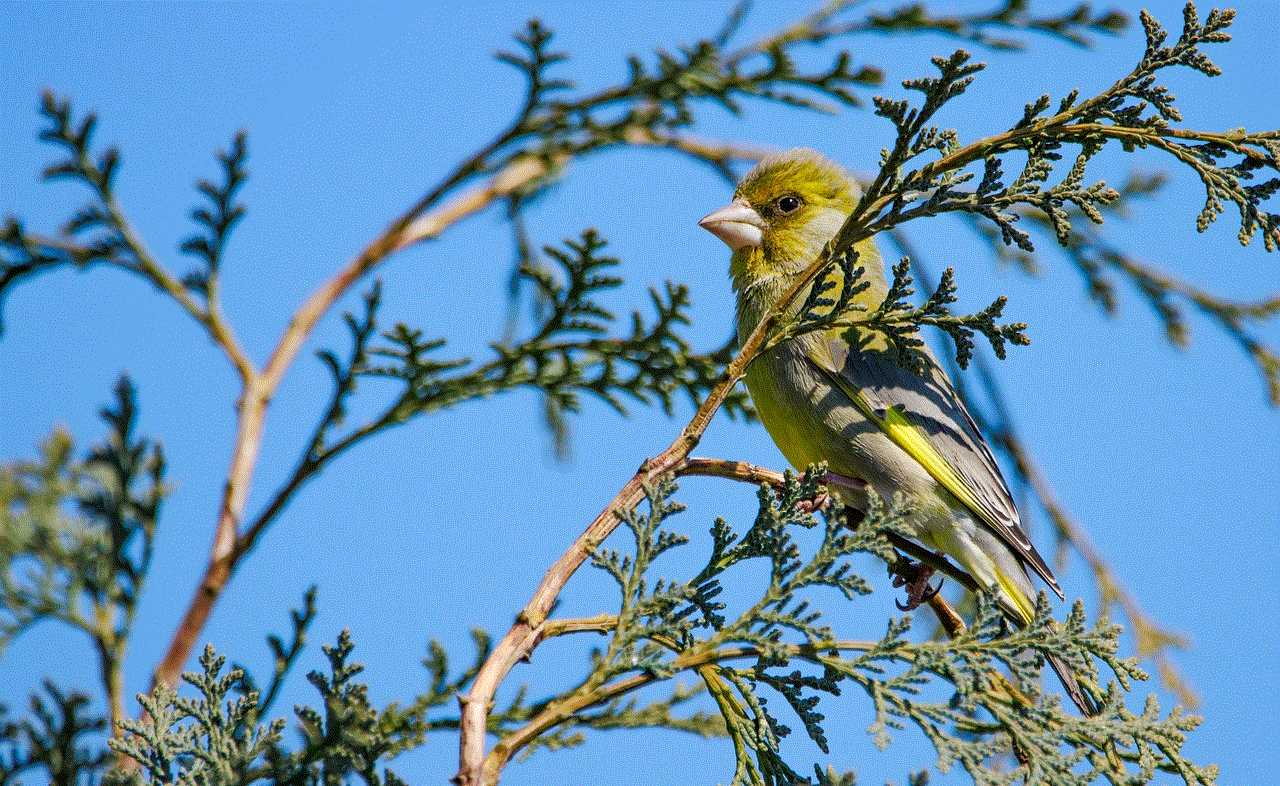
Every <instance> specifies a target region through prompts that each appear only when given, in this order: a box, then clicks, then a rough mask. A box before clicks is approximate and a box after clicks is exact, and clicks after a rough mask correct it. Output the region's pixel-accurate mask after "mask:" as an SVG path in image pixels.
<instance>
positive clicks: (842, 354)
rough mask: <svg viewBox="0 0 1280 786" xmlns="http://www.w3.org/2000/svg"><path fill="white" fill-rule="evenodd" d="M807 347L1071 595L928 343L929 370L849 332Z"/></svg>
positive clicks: (878, 420) (902, 443) (873, 415)
mask: <svg viewBox="0 0 1280 786" xmlns="http://www.w3.org/2000/svg"><path fill="white" fill-rule="evenodd" d="M808 355H809V358H810V360H812V361H813V362H814V363H816V364H817V365H818V366H819V368H821V369H822V370H823V371H824V372H825V373H826V374H827V375H828V376H830V377H831V379H832V381H833V382H835V384H836V385H838V386H839V387H840V388H841V389H842V390H843V391H844V392H845V393H846V394H847V395H848V396H849V398H851V399H853V401H854V403H855V404H856V405H857V407H858V409H860V410H861V411H862V413H863V414H864V415H866V416H867V418H869V419H870V420H871V421H872V422H874V423H875V424H876V425H877V426H879V427H880V428H881V429H882V430H883V431H884V432H885V433H886V434H888V435H889V437H890V438H891V439H892V440H893V441H894V442H895V443H897V445H898V446H899V447H901V448H902V449H903V450H905V451H906V452H907V453H908V454H910V456H911V457H912V458H914V459H915V460H916V461H918V462H920V464H921V465H923V466H924V468H925V469H926V470H928V472H929V474H930V475H932V476H933V477H934V478H935V479H936V480H937V481H938V482H939V483H941V484H942V485H943V487H944V488H946V489H947V490H948V491H950V492H951V493H952V494H954V495H955V497H956V499H958V500H960V502H961V503H962V504H964V506H965V507H967V508H968V509H969V510H971V511H973V512H974V513H975V514H976V515H977V516H978V518H979V519H981V520H982V521H983V522H984V523H985V524H987V526H989V527H990V528H991V529H992V530H993V531H994V532H995V533H996V534H997V535H998V536H999V538H1000V540H1002V541H1003V542H1004V543H1005V544H1006V545H1007V546H1008V547H1009V548H1010V549H1012V550H1013V552H1014V554H1016V555H1018V556H1019V558H1020V559H1021V560H1022V561H1024V562H1026V563H1027V564H1029V565H1031V567H1032V569H1034V570H1035V572H1036V573H1037V574H1039V575H1040V577H1041V578H1042V579H1044V580H1045V583H1046V584H1048V585H1049V586H1050V587H1052V588H1053V591H1054V592H1056V593H1057V594H1058V597H1060V598H1063V599H1065V597H1064V596H1063V593H1062V588H1061V587H1059V586H1058V582H1057V580H1056V579H1054V577H1053V572H1052V571H1050V570H1049V566H1048V565H1047V564H1045V561H1044V559H1043V558H1042V557H1041V556H1040V553H1039V552H1037V551H1036V548H1035V546H1034V545H1032V543H1031V541H1030V540H1029V539H1028V538H1027V536H1026V533H1024V532H1023V531H1022V527H1021V526H1020V524H1019V519H1018V510H1017V508H1016V507H1015V506H1014V504H1013V499H1012V497H1011V496H1010V495H1009V489H1008V487H1007V486H1006V485H1005V482H1004V477H1003V476H1002V475H1001V474H1000V468H999V467H998V466H997V465H996V460H995V458H994V457H993V456H992V455H991V450H990V449H989V448H988V447H987V443H986V440H984V439H983V438H982V435H981V434H980V433H979V432H978V427H977V425H976V424H975V423H974V422H973V418H972V417H970V416H969V413H968V411H966V410H965V408H964V405H963V404H962V403H960V398H959V397H958V396H957V395H956V392H955V390H954V389H953V388H952V387H951V384H950V382H949V381H948V380H947V376H946V374H945V373H943V371H942V369H941V368H939V367H938V365H937V360H935V359H934V357H933V355H932V354H931V353H929V352H928V351H927V349H926V350H925V356H926V358H927V362H929V363H930V364H932V365H933V366H934V369H933V372H934V373H932V374H926V375H925V376H916V375H915V374H913V373H912V372H911V371H910V370H909V369H906V368H903V367H902V366H901V365H899V364H898V363H897V362H896V360H895V358H894V356H893V355H892V354H891V353H890V352H888V351H876V350H870V349H857V348H851V347H850V346H849V344H848V343H847V342H846V341H844V340H843V339H830V340H819V341H814V342H812V343H810V344H809V352H808Z"/></svg>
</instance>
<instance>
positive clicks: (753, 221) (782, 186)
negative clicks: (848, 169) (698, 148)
mask: <svg viewBox="0 0 1280 786" xmlns="http://www.w3.org/2000/svg"><path fill="white" fill-rule="evenodd" d="M858 195H859V189H858V186H857V184H856V183H854V182H853V180H852V179H850V178H849V176H848V175H847V174H845V171H844V170H843V169H842V168H841V167H840V166H839V165H838V164H835V163H833V162H832V161H831V160H829V159H828V158H826V157H825V156H823V155H822V154H821V153H818V152H817V151H814V150H809V149H805V148H797V149H795V150H790V151H788V152H786V153H781V154H778V155H773V156H769V157H767V158H765V159H763V160H762V161H761V162H760V163H759V164H757V165H756V167H755V169H752V170H751V171H750V172H749V173H748V174H747V176H746V177H744V178H743V179H742V182H741V183H740V184H739V185H738V189H737V191H735V192H734V194H733V201H732V202H730V203H729V204H728V205H726V206H724V207H722V208H720V209H719V210H717V211H716V212H714V213H712V214H711V215H709V216H707V217H706V218H704V219H702V220H701V221H699V222H698V224H699V225H700V226H702V227H703V228H704V229H706V230H708V231H709V232H711V233H712V234H713V235H715V236H716V237H718V238H720V239H721V240H723V241H724V242H725V244H726V245H728V246H729V248H731V249H733V262H732V263H731V265H730V273H731V274H732V275H733V282H734V288H735V289H737V290H739V291H740V292H741V291H743V290H744V289H746V288H749V287H751V286H752V285H754V284H756V283H758V282H760V281H762V280H764V279H770V278H779V277H781V278H785V277H786V276H788V275H795V274H797V273H799V272H800V271H802V270H804V268H805V267H806V266H808V265H809V264H810V263H811V262H813V260H814V259H815V258H816V257H817V255H818V253H819V252H820V251H821V250H822V247H823V246H824V245H826V243H827V241H828V240H830V239H831V238H832V237H834V236H835V233H836V232H837V231H838V230H839V229H840V226H841V225H842V224H843V223H844V221H845V219H846V218H848V217H849V213H850V212H852V211H853V208H854V206H855V205H856V204H857V200H858Z"/></svg>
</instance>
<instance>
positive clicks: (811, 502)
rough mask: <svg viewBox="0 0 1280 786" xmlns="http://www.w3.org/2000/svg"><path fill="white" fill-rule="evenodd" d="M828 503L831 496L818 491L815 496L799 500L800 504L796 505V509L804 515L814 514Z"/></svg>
mask: <svg viewBox="0 0 1280 786" xmlns="http://www.w3.org/2000/svg"><path fill="white" fill-rule="evenodd" d="M830 501H831V495H830V494H828V493H827V492H825V491H820V492H818V494H817V495H815V496H812V497H810V498H808V499H802V500H800V504H798V505H796V507H797V508H799V509H800V510H801V511H803V512H805V513H814V512H816V511H819V510H822V509H823V508H825V507H826V506H827V503H828V502H830Z"/></svg>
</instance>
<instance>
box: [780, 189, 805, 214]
mask: <svg viewBox="0 0 1280 786" xmlns="http://www.w3.org/2000/svg"><path fill="white" fill-rule="evenodd" d="M774 204H775V205H776V206H777V208H778V212H779V213H781V214H782V215H784V216H787V215H791V214H792V213H794V212H796V211H797V210H799V209H800V197H798V196H796V195H795V194H787V195H786V196H782V197H778V201H777V202H775V203H774Z"/></svg>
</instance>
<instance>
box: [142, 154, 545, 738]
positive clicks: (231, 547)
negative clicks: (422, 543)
mask: <svg viewBox="0 0 1280 786" xmlns="http://www.w3.org/2000/svg"><path fill="white" fill-rule="evenodd" d="M546 171H547V164H546V162H544V161H542V160H540V159H536V158H529V159H523V160H521V161H519V162H515V163H513V164H511V165H510V166H508V167H507V168H506V169H504V170H502V171H501V172H499V173H498V174H496V175H495V176H494V177H493V178H492V179H490V180H489V181H488V182H487V183H486V184H484V185H482V186H478V187H476V188H473V189H471V190H470V191H467V192H465V193H463V194H462V195H460V196H459V197H458V198H456V199H454V200H453V201H451V202H449V203H447V204H445V205H443V206H442V207H440V208H439V209H437V210H434V211H431V212H427V208H428V207H429V206H430V204H432V202H433V201H434V199H435V198H436V194H434V193H433V194H431V195H429V196H428V197H424V198H423V199H422V200H420V201H419V202H418V203H417V204H416V205H414V206H413V207H412V208H411V209H410V210H409V211H408V212H406V213H405V214H404V215H403V216H401V217H400V218H399V219H397V220H396V221H395V222H394V223H393V224H392V225H391V226H390V227H388V228H387V230H386V231H384V232H383V233H382V234H381V235H380V236H379V237H378V238H377V239H376V240H374V241H373V242H372V243H370V244H369V246H368V247H367V248H365V250H364V251H362V252H361V253H360V255H359V256H357V257H356V258H355V259H353V260H352V261H351V262H349V263H348V264H347V265H346V266H345V267H344V268H343V269H342V270H340V271H339V272H338V273H337V274H336V275H335V276H333V277H332V278H331V279H329V280H328V281H327V282H325V283H324V284H323V285H322V286H321V287H320V288H319V289H317V290H316V291H315V292H314V293H313V294H312V295H311V296H310V297H308V298H307V300H306V301H304V302H303V303H302V305H301V306H300V307H299V308H298V310H297V311H296V312H295V313H294V316H293V319H292V320H291V321H290V323H289V326H288V328H286V330H285V332H284V334H283V335H282V336H281V338H280V341H279V343H278V344H277V346H276V348H275V351H274V352H273V353H272V355H271V358H270V360H269V361H268V362H267V365H266V367H265V368H264V369H263V370H262V371H261V372H258V371H256V370H254V369H253V368H252V367H251V366H249V365H248V364H247V361H246V362H245V363H244V364H243V366H242V364H241V363H240V362H238V361H237V362H236V365H237V368H240V369H241V374H242V376H243V377H244V388H243V391H242V393H241V397H240V401H239V404H238V407H237V408H238V410H239V419H238V422H237V426H236V437H235V443H234V449H233V453H232V457H231V466H230V469H229V470H228V472H227V482H226V486H225V488H224V489H223V495H222V500H221V503H220V506H219V513H218V524H217V529H216V530H215V533H214V538H213V546H212V548H211V549H210V554H209V562H208V564H207V566H206V567H205V571H204V575H203V577H202V578H201V580H200V583H199V584H198V585H197V587H196V591H195V595H194V596H193V597H192V599H191V602H190V604H189V605H188V607H187V611H186V613H185V614H184V615H183V618H182V621H181V622H180V623H179V625H178V629H177V631H176V632H175V633H174V636H173V639H172V641H171V642H170V644H169V647H168V649H167V651H166V652H165V656H164V659H163V660H162V661H161V662H160V665H159V666H158V667H157V668H156V670H155V672H154V674H153V677H152V680H153V685H155V684H165V685H168V686H170V687H174V686H176V685H177V683H178V679H179V676H180V674H181V671H182V668H183V666H184V665H185V664H186V662H187V659H188V658H189V657H190V654H191V651H192V650H193V649H194V648H195V645H196V642H197V639H198V638H199V635H200V631H201V630H203V628H204V625H205V623H206V622H207V621H208V618H209V615H210V613H211V612H212V611H213V607H214V605H215V604H216V603H217V600H218V598H219V596H220V595H221V594H222V591H223V589H225V587H226V585H227V582H228V581H229V580H230V578H231V575H232V573H234V571H235V569H236V566H237V565H238V564H239V562H240V559H241V558H242V557H243V556H244V555H245V554H246V553H248V551H249V548H250V547H251V546H252V544H253V543H254V541H255V538H256V536H257V535H258V534H259V532H260V529H261V527H262V526H265V525H266V523H267V522H266V521H262V522H259V524H258V525H257V526H256V527H255V528H254V529H253V530H251V531H249V532H245V533H241V532H240V523H241V521H242V519H243V516H244V510H245V505H246V503H247V501H248V497H249V489H250V486H251V482H252V479H253V472H254V468H255V467H256V465H257V459H258V452H259V450H260V448H261V445H262V434H263V427H264V421H265V417H266V410H267V404H268V403H269V402H270V400H271V398H272V396H274V395H275V392H276V390H277V388H278V387H279V385H280V382H281V380H282V379H283V378H284V375H285V372H286V371H287V370H288V368H289V366H290V365H291V364H292V363H293V360H294V359H295V358H296V357H297V354H298V352H299V350H300V349H301V347H302V345H303V344H304V343H305V342H306V340H307V339H308V338H309V337H310V336H311V333H312V332H313V331H314V330H315V326H316V325H317V324H318V323H319V321H320V319H321V318H322V317H323V316H324V315H325V314H326V313H328V312H329V310H330V309H332V308H333V305H334V303H336V302H337V301H338V299H339V298H341V297H342V295H343V294H345V293H346V292H347V291H348V290H349V289H350V288H351V287H352V286H353V285H354V284H355V282H356V281H358V280H360V278H361V277H363V276H364V275H365V274H367V273H368V272H369V271H370V270H372V269H373V268H374V267H375V266H377V265H378V264H379V263H381V262H382V261H383V260H384V259H386V258H387V257H388V256H390V255H391V254H393V253H395V252H397V251H400V250H402V249H404V248H407V247H408V246H410V245H413V244H415V243H418V242H421V241H424V240H429V239H431V238H434V237H437V236H438V235H439V234H440V233H441V232H443V231H444V230H446V229H448V228H449V227H450V226H452V225H453V224H455V223H457V222H458V221H460V220H462V219H463V218H466V217H467V216H469V215H472V214H473V213H476V212H478V211H480V210H482V209H484V208H485V207H486V206H488V205H490V204H492V203H493V202H494V201H496V200H499V199H502V198H504V197H506V196H508V195H509V194H511V193H513V192H514V191H516V190H517V189H519V188H521V187H523V186H524V185H525V184H527V183H529V182H530V181H532V180H535V179H537V178H539V177H541V176H543V174H545V172H546ZM165 289H166V290H167V291H170V292H171V293H172V290H171V288H169V287H165ZM201 321H202V322H204V323H205V324H206V325H208V322H207V321H206V320H204V319H201ZM211 332H213V333H214V335H215V340H217V338H218V335H220V333H218V332H216V331H213V330H212V328H211ZM226 335H228V336H229V335H230V334H229V332H228V333H226ZM219 344H220V345H221V346H223V348H224V349H226V350H227V351H228V354H229V355H231V356H232V357H233V360H235V359H236V358H241V357H243V353H236V352H232V351H231V347H233V346H234V345H233V344H228V343H226V342H223V341H219ZM145 719H146V714H145V712H144V714H143V720H145Z"/></svg>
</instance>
